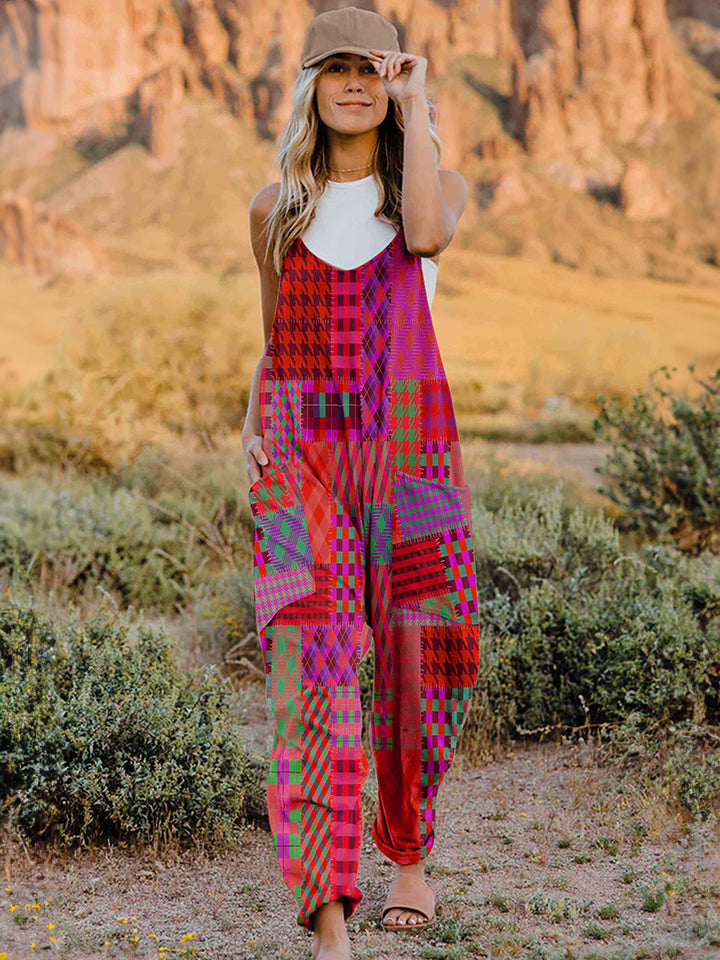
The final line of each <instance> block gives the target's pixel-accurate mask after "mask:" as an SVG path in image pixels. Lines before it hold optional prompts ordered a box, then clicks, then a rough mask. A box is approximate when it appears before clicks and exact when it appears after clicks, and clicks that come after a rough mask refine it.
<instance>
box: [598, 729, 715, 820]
mask: <svg viewBox="0 0 720 960" xmlns="http://www.w3.org/2000/svg"><path fill="white" fill-rule="evenodd" d="M601 755H602V756H603V757H604V759H606V760H611V761H612V762H613V763H614V764H615V766H616V768H617V769H618V770H619V771H621V772H622V773H626V774H628V775H630V776H633V777H635V778H636V779H637V778H638V776H642V777H644V778H646V779H647V780H649V781H651V782H654V783H656V784H657V786H659V788H660V791H661V793H662V795H663V796H664V798H665V799H666V800H667V801H668V802H670V803H672V804H677V805H681V806H683V807H685V808H686V809H687V810H689V811H690V813H692V815H693V816H695V817H699V818H700V819H702V820H704V819H706V818H707V817H708V816H710V815H711V814H712V813H716V814H720V749H718V736H717V733H716V732H714V731H712V730H709V729H707V728H704V727H701V726H697V725H696V724H694V723H692V721H690V720H684V721H681V722H679V723H674V724H669V725H668V724H664V723H662V722H661V721H658V720H652V719H650V718H648V717H643V716H641V715H640V714H637V713H631V714H630V715H629V716H628V717H626V718H625V719H624V720H623V721H622V722H621V723H619V724H617V725H614V726H609V727H607V728H603V730H602V740H601Z"/></svg>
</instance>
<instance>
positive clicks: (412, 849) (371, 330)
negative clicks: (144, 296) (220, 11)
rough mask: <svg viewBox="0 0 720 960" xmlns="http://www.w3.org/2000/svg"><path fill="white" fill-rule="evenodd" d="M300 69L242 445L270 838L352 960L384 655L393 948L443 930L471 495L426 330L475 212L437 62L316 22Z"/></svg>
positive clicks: (320, 933)
mask: <svg viewBox="0 0 720 960" xmlns="http://www.w3.org/2000/svg"><path fill="white" fill-rule="evenodd" d="M301 63H302V71H301V74H300V76H299V77H298V79H297V82H296V84H295V89H294V94H293V110H292V116H291V118H290V120H289V122H288V124H287V126H286V128H285V130H284V132H283V134H282V137H281V142H280V151H279V160H280V167H281V180H280V182H279V183H273V184H271V185H270V186H268V187H266V188H264V189H263V190H261V191H260V192H259V193H258V194H257V195H256V196H255V197H254V198H253V201H252V204H251V207H250V231H251V237H252V245H253V250H254V253H255V257H256V259H257V263H258V269H259V271H260V280H261V287H262V306H263V319H264V330H265V353H264V354H263V356H262V357H261V359H260V361H259V363H258V366H257V369H256V371H255V375H254V377H253V383H252V388H251V399H250V405H249V409H248V414H247V420H246V424H245V428H244V431H243V444H244V449H245V454H246V459H247V469H248V478H249V482H250V490H249V501H250V505H251V509H252V513H253V517H254V521H255V535H254V576H255V580H254V587H255V603H256V612H257V625H258V635H259V637H260V642H261V646H262V649H263V655H264V658H265V669H266V676H267V697H268V708H269V710H270V711H271V715H272V717H273V722H274V741H273V747H272V752H271V759H270V773H269V777H268V784H267V801H268V812H269V817H270V824H271V827H272V831H273V836H274V840H275V847H276V851H277V854H278V857H279V861H280V866H281V869H282V872H283V876H284V878H285V881H286V883H287V885H288V887H289V888H290V890H291V891H292V892H293V893H294V894H295V896H296V898H297V901H298V903H299V905H300V913H299V915H298V923H299V924H300V925H301V926H303V927H305V928H306V929H309V930H313V932H314V952H313V957H314V960H335V958H340V957H347V956H349V940H348V936H347V932H346V927H345V920H346V919H347V918H348V917H349V916H350V915H351V914H352V913H353V911H354V910H355V908H356V907H357V905H358V904H359V903H360V901H361V899H362V893H361V891H360V890H359V889H358V887H357V884H356V876H357V867H358V855H359V851H360V840H361V831H362V820H361V816H362V808H361V799H360V791H361V788H362V785H363V783H364V782H365V780H366V778H367V775H368V761H367V758H366V756H365V753H364V751H363V748H362V745H361V742H360V731H361V712H360V695H359V689H358V681H357V675H356V671H357V666H358V663H359V662H360V661H361V660H362V659H363V657H364V656H365V655H366V654H367V653H368V652H369V650H370V649H371V642H372V643H373V646H374V668H375V676H374V689H373V714H372V727H371V729H372V747H373V757H374V762H375V767H376V771H377V778H378V794H379V804H378V807H379V809H378V814H377V817H376V818H375V821H374V823H373V824H372V835H373V838H374V840H375V843H376V844H377V846H378V848H379V849H380V850H381V851H382V852H383V853H384V854H385V855H386V856H387V857H388V858H389V859H390V860H392V861H393V862H394V863H395V864H397V872H396V876H395V878H394V880H393V883H392V885H391V888H390V891H389V894H388V897H387V900H386V902H385V905H384V908H383V913H382V918H381V920H382V925H383V927H384V928H385V929H387V930H398V929H400V930H408V929H419V928H422V927H425V926H428V925H429V924H430V923H432V921H433V919H434V894H433V891H432V889H431V888H430V887H429V886H428V885H427V884H426V883H425V881H424V879H423V861H424V858H425V857H426V856H427V854H428V852H429V851H430V848H431V846H432V842H433V819H434V805H435V798H436V795H437V790H438V786H439V784H440V782H441V780H442V777H443V775H444V773H445V771H446V770H447V768H448V766H449V764H450V762H451V761H452V758H453V755H454V747H455V742H456V740H457V736H458V733H459V731H460V727H461V725H462V722H463V720H464V717H465V712H466V709H467V706H468V704H469V700H470V696H471V694H472V688H473V685H474V683H475V680H476V677H477V669H478V631H479V628H478V623H479V620H478V614H477V585H476V581H475V567H474V557H473V546H472V528H471V514H470V492H469V489H468V487H467V485H466V484H465V481H464V476H463V467H462V461H461V451H460V445H459V441H458V435H457V429H456V425H455V418H454V412H453V407H452V402H451V398H450V394H449V391H448V387H447V380H446V378H445V373H444V370H443V365H442V361H441V358H440V354H439V351H438V347H437V341H436V338H435V332H434V329H433V324H432V319H431V315H430V307H429V304H430V300H431V299H432V293H431V292H430V290H429V288H430V287H431V286H432V284H433V281H434V276H435V273H434V271H435V269H436V265H435V264H434V263H433V260H435V261H437V256H438V254H439V253H440V252H441V251H442V250H443V249H445V247H447V245H448V244H449V243H450V241H451V239H452V237H453V234H454V232H455V228H456V225H457V222H458V219H459V217H460V215H461V213H462V211H463V209H464V207H465V204H466V201H467V195H468V190H467V185H466V183H465V180H464V178H463V177H462V176H461V175H460V174H458V173H455V172H453V171H449V170H438V169H437V163H438V160H439V152H440V150H439V147H440V142H439V139H438V137H437V134H436V132H435V129H434V127H433V125H432V123H431V109H432V104H431V103H430V102H429V101H428V100H427V95H426V89H425V69H426V65H427V61H426V60H425V59H423V58H422V57H419V56H414V55H411V54H409V53H404V52H401V51H400V48H399V45H398V41H397V31H396V30H395V28H394V27H393V26H392V24H390V23H389V21H387V20H386V19H385V18H384V17H382V16H380V15H379V14H376V13H373V12H370V11H366V10H360V9H358V8H356V7H344V8H341V9H339V10H333V11H329V12H326V13H323V14H320V15H319V16H317V17H315V19H314V20H313V21H312V23H311V25H310V27H309V29H308V32H307V35H306V38H305V44H304V48H303V54H302V60H301ZM426 284H427V287H426Z"/></svg>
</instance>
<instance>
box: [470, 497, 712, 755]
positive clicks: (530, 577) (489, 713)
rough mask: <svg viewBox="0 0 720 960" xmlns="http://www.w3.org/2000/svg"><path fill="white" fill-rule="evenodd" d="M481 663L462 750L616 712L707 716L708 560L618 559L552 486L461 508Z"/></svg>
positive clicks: (677, 555) (597, 528) (604, 531)
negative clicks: (466, 512) (471, 545)
mask: <svg viewBox="0 0 720 960" xmlns="http://www.w3.org/2000/svg"><path fill="white" fill-rule="evenodd" d="M473 526H474V530H475V547H476V564H477V571H478V581H479V601H480V621H481V657H480V660H481V666H480V675H479V677H478V682H477V684H476V688H475V694H474V699H473V704H472V708H471V710H470V712H469V715H468V719H467V721H466V725H465V728H464V730H463V739H462V743H461V746H462V747H463V749H466V750H469V751H470V752H473V751H476V752H483V751H484V750H486V749H487V747H488V744H489V741H490V740H492V738H493V737H494V738H498V739H506V738H512V737H516V736H518V735H519V734H523V733H525V732H528V731H533V733H534V734H535V735H538V734H540V735H542V734H543V733H550V732H552V731H554V729H555V727H558V728H561V727H563V726H565V725H567V726H576V725H581V724H584V723H600V722H604V721H618V720H622V719H624V718H625V717H626V716H627V715H628V714H629V713H631V712H633V711H637V712H639V713H640V714H642V715H644V716H648V717H652V718H656V719H658V720H661V721H665V722H669V721H679V720H683V719H692V720H694V721H695V722H698V723H700V722H707V723H720V617H718V616H716V615H715V614H716V613H718V612H720V560H718V559H717V558H713V559H710V560H709V559H708V558H707V557H702V558H689V557H687V556H683V554H682V553H681V552H680V551H678V550H677V549H674V548H673V547H672V546H670V545H660V544H658V545H651V544H646V545H644V546H643V547H642V548H641V549H640V550H639V551H638V552H637V553H636V554H635V555H632V556H624V555H623V554H622V551H621V549H620V545H619V541H618V536H617V531H616V528H615V525H614V523H613V521H611V520H609V519H607V518H604V517H602V516H601V515H599V514H590V513H589V512H588V511H587V509H586V508H584V507H568V506H567V505H565V504H563V502H562V494H561V490H560V486H559V485H557V486H556V487H555V489H543V490H540V491H538V492H537V494H536V502H535V504H534V506H532V505H531V502H530V501H529V500H528V497H527V495H524V496H523V497H522V498H521V500H520V502H519V503H516V502H514V500H513V499H512V498H511V497H508V498H507V499H506V500H505V501H504V502H503V504H502V505H501V506H500V507H499V508H498V509H496V510H493V511H491V510H488V509H487V508H486V507H485V506H484V505H483V504H476V506H475V507H474V509H473Z"/></svg>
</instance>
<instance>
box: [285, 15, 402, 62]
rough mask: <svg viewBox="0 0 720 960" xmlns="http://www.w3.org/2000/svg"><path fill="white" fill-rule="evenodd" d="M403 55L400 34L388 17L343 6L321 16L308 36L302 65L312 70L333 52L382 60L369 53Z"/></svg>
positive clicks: (301, 58)
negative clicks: (377, 51) (374, 51)
mask: <svg viewBox="0 0 720 960" xmlns="http://www.w3.org/2000/svg"><path fill="white" fill-rule="evenodd" d="M371 49H372V50H393V51H395V52H396V53H400V44H399V43H398V32H397V30H396V29H395V27H394V26H393V25H392V23H390V21H389V20H387V19H386V18H385V17H383V16H381V14H379V13H374V12H373V11H372V10H361V9H360V8H359V7H352V6H348V7H340V9H339V10H327V11H326V12H325V13H319V14H318V15H317V16H316V17H315V18H314V19H313V20H312V21H311V23H310V26H309V27H308V29H307V33H306V34H305V43H304V44H303V49H302V54H301V56H300V66H301V67H302V69H303V70H304V69H305V67H311V66H312V65H313V64H315V63H318V62H319V61H320V60H323V59H324V58H325V57H329V56H330V54H331V53H359V54H360V55H361V56H364V57H370V59H372V60H379V59H380V58H379V57H378V55H377V54H374V53H370V50H371Z"/></svg>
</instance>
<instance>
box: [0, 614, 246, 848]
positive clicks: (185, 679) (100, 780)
mask: <svg viewBox="0 0 720 960" xmlns="http://www.w3.org/2000/svg"><path fill="white" fill-rule="evenodd" d="M228 695H229V687H228V681H226V680H223V679H222V678H221V677H220V676H219V675H218V673H217V671H216V670H214V669H205V670H202V671H194V672H191V673H189V674H184V673H182V672H181V671H180V670H179V669H178V667H177V665H176V662H175V658H174V654H173V649H172V646H171V643H170V641H169V640H168V638H167V637H166V636H165V635H164V634H163V633H153V632H151V631H150V630H149V629H146V628H141V629H140V630H139V632H138V637H137V640H136V641H133V640H131V638H130V636H129V632H128V629H127V627H125V626H123V625H122V624H112V623H110V622H108V620H107V619H106V617H105V616H104V615H103V616H98V617H96V618H95V619H94V620H88V621H87V622H86V623H85V624H84V625H83V626H82V628H81V627H79V626H78V624H77V623H76V622H75V621H74V620H70V621H68V623H67V624H66V625H65V626H64V627H63V628H62V629H60V628H56V627H54V626H52V625H51V624H50V623H48V622H47V621H44V620H41V619H39V618H38V616H37V615H36V614H35V612H34V611H33V609H32V608H30V607H27V608H21V607H18V606H16V605H15V604H12V603H7V602H5V603H3V604H2V605H0V808H2V809H3V810H4V816H5V817H6V818H7V821H8V824H9V826H11V827H12V828H15V829H18V830H20V831H22V833H23V834H24V835H25V836H27V837H28V838H30V839H33V840H38V839H44V840H57V841H60V842H62V843H64V844H68V845H75V844H77V845H87V844H91V843H93V842H102V841H106V840H113V841H114V840H126V841H133V842H138V843H152V844H153V845H154V847H155V848H156V849H157V848H159V847H164V846H165V845H183V846H184V845H187V844H191V843H192V844H198V845H203V844H214V843H218V842H220V841H227V842H229V843H232V842H234V840H235V839H236V838H237V831H238V829H239V828H241V827H242V825H243V823H244V822H245V820H246V818H248V817H255V818H258V819H262V818H263V816H264V812H263V811H264V806H265V803H264V777H265V770H264V765H263V763H261V762H259V760H258V759H257V758H254V757H252V756H251V755H250V754H249V753H248V752H247V751H246V749H245V747H244V744H243V740H242V737H241V735H240V732H239V728H238V726H237V722H236V721H235V720H234V719H233V717H232V716H231V714H230V711H229V699H228Z"/></svg>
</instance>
